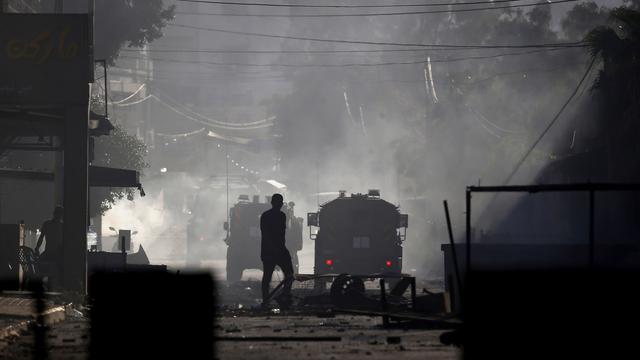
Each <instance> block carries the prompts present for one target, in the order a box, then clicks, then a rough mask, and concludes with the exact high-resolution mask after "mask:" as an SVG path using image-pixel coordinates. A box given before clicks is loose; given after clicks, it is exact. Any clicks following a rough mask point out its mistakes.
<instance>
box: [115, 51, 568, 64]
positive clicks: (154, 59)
mask: <svg viewBox="0 0 640 360" xmlns="http://www.w3.org/2000/svg"><path fill="white" fill-rule="evenodd" d="M564 49H565V48H555V49H536V50H529V51H521V52H512V53H502V54H493V55H480V56H467V57H459V58H448V59H434V60H431V62H432V63H450V62H457V61H468V60H483V59H492V58H498V57H503V56H517V55H526V54H532V53H540V52H549V51H557V50H564ZM121 58H125V59H138V58H137V57H130V56H121ZM148 59H149V60H153V61H161V62H162V61H163V62H172V63H184V64H206V65H220V66H248V67H295V68H305V67H329V68H333V67H367V66H389V65H417V64H425V63H427V60H415V61H389V62H381V63H343V64H286V63H285V64H283V63H270V64H256V63H237V62H216V61H190V60H178V59H165V58H153V57H150V58H148Z"/></svg>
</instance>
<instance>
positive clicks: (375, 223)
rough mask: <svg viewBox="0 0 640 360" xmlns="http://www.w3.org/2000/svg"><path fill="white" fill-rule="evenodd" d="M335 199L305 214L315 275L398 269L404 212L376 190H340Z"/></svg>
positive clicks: (367, 272)
mask: <svg viewBox="0 0 640 360" xmlns="http://www.w3.org/2000/svg"><path fill="white" fill-rule="evenodd" d="M339 194H340V195H339V196H338V198H336V199H334V200H331V201H329V202H326V203H324V204H322V205H321V206H320V210H319V212H317V213H309V214H307V224H308V225H309V226H310V227H311V226H314V227H318V228H319V229H318V231H317V233H315V234H313V231H311V234H312V235H311V240H315V266H314V273H315V274H318V275H320V274H342V273H348V274H358V275H364V274H380V273H400V272H401V271H402V242H403V241H404V239H405V237H406V229H407V226H408V219H409V217H408V215H406V214H400V211H399V210H398V207H397V206H396V205H393V204H391V203H390V202H387V201H385V200H383V199H381V198H380V191H379V190H369V192H368V193H367V194H351V196H347V195H346V192H345V191H340V193H339Z"/></svg>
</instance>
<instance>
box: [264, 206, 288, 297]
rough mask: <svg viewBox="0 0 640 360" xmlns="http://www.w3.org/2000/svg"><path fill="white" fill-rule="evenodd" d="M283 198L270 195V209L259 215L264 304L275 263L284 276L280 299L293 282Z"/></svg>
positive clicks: (286, 294) (285, 295)
mask: <svg viewBox="0 0 640 360" xmlns="http://www.w3.org/2000/svg"><path fill="white" fill-rule="evenodd" d="M283 203H284V199H283V198H282V195H280V194H273V196H272V197H271V209H270V210H267V211H265V212H264V213H262V215H261V216H260V231H261V233H262V243H261V250H260V259H261V260H262V264H263V267H262V268H263V274H262V301H263V305H266V303H267V302H268V300H269V299H268V298H269V283H271V277H272V275H273V271H274V270H275V267H276V265H277V266H279V267H280V269H282V271H283V272H284V276H285V283H284V290H283V292H282V295H281V297H282V299H287V298H288V297H289V296H290V294H291V284H292V283H293V264H292V263H291V255H290V254H289V250H287V248H286V247H285V232H286V229H287V216H286V215H285V214H284V213H283V212H282V211H280V209H281V208H282V205H283Z"/></svg>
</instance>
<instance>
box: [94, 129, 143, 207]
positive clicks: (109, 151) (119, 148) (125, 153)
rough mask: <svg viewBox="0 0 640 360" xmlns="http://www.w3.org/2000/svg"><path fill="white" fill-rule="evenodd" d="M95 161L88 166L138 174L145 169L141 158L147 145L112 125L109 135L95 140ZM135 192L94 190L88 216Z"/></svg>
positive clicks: (130, 190)
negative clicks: (113, 127) (130, 171)
mask: <svg viewBox="0 0 640 360" xmlns="http://www.w3.org/2000/svg"><path fill="white" fill-rule="evenodd" d="M94 154H95V160H94V161H93V163H92V165H96V166H105V167H111V168H120V169H128V170H136V171H139V172H142V171H143V170H144V169H145V168H147V167H148V166H149V164H147V162H146V160H145V157H146V154H147V146H146V145H145V143H144V142H143V141H142V140H140V139H138V138H137V137H135V136H132V135H129V134H128V133H127V132H126V131H125V130H124V129H123V128H122V127H120V126H117V125H116V126H115V129H114V130H113V131H112V133H111V135H109V136H100V137H98V138H96V139H95V152H94ZM135 191H136V189H132V188H110V189H104V188H94V189H92V192H91V198H90V201H91V204H90V207H91V209H90V211H91V215H92V216H93V215H96V214H98V213H100V214H104V212H105V211H107V210H109V209H111V207H112V206H113V204H115V203H116V201H117V200H121V199H124V198H128V199H132V198H133V196H134V195H135Z"/></svg>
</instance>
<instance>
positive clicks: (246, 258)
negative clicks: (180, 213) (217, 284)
mask: <svg viewBox="0 0 640 360" xmlns="http://www.w3.org/2000/svg"><path fill="white" fill-rule="evenodd" d="M294 207H295V203H293V202H289V203H285V204H284V206H283V207H282V212H284V213H285V214H286V215H287V231H286V246H287V249H289V252H290V253H291V260H292V262H293V268H294V271H295V272H296V273H297V272H298V266H299V265H298V251H300V250H302V227H303V222H304V219H303V218H301V217H296V216H295V214H294ZM270 208H271V197H270V196H267V197H265V201H264V202H260V196H258V195H254V196H253V199H252V200H249V196H248V195H240V196H239V197H238V202H237V203H236V204H235V205H234V206H233V207H232V208H231V209H230V214H229V222H225V223H224V229H225V230H226V231H227V236H226V238H225V240H224V241H225V243H226V244H227V246H228V247H227V281H239V280H240V279H241V278H242V272H243V271H244V270H246V269H262V261H261V260H260V242H261V232H260V215H262V213H263V212H265V211H267V210H269V209H270Z"/></svg>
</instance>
